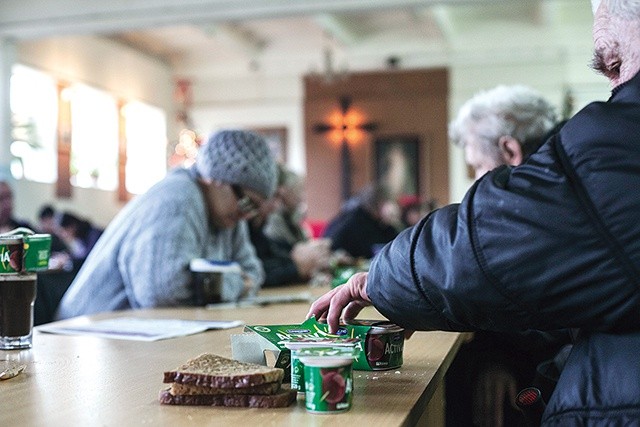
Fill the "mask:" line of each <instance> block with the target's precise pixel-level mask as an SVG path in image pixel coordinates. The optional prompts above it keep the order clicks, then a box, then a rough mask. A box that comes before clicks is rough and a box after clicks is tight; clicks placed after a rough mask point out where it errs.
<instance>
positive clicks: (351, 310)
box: [307, 273, 371, 334]
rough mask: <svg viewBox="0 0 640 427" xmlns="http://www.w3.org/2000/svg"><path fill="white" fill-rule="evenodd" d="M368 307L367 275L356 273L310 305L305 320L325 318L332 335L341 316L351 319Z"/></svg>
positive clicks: (369, 303) (369, 302) (369, 301)
mask: <svg viewBox="0 0 640 427" xmlns="http://www.w3.org/2000/svg"><path fill="white" fill-rule="evenodd" d="M368 305H371V300H370V299H369V297H368V296H367V273H356V274H354V275H353V276H351V278H350V279H349V280H348V281H347V283H345V284H344V285H341V286H338V287H336V288H334V289H332V290H330V291H329V292H327V293H326V294H324V295H323V296H321V297H320V298H318V299H317V300H316V301H315V302H314V303H313V304H311V308H310V309H309V313H308V314H307V318H309V317H311V316H314V315H315V316H316V319H324V318H326V320H327V324H328V325H329V332H331V333H332V334H333V333H335V332H336V331H337V330H338V326H339V323H340V317H341V316H342V317H343V318H344V319H345V320H349V319H353V318H355V317H356V316H357V315H358V313H360V311H361V310H362V309H363V308H364V307H366V306H368Z"/></svg>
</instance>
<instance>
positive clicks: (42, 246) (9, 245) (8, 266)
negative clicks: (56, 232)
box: [0, 228, 51, 274]
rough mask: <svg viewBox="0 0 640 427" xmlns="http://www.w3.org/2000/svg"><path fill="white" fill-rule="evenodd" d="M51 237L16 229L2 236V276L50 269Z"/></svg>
mask: <svg viewBox="0 0 640 427" xmlns="http://www.w3.org/2000/svg"><path fill="white" fill-rule="evenodd" d="M50 254H51V235H49V234H34V232H33V231H31V230H29V229H28V228H16V229H14V230H12V231H10V232H8V233H3V234H0V274H6V273H12V274H15V273H25V272H37V271H40V270H46V269H47V268H49V257H50Z"/></svg>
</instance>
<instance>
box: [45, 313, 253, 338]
mask: <svg viewBox="0 0 640 427" xmlns="http://www.w3.org/2000/svg"><path fill="white" fill-rule="evenodd" d="M243 324H244V322H242V321H240V320H230V321H225V320H181V319H144V318H138V317H117V318H115V319H105V320H99V321H95V322H91V323H86V324H79V325H68V326H67V325H59V326H56V325H51V326H49V325H42V326H39V327H38V330H39V331H41V332H48V333H52V334H63V335H89V336H94V337H102V338H115V339H121V340H133V341H158V340H163V339H167V338H175V337H181V336H185V335H192V334H197V333H199V332H204V331H207V330H209V329H229V328H235V327H237V326H242V325H243Z"/></svg>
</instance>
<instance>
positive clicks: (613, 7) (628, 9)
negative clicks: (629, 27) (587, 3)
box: [591, 0, 640, 21]
mask: <svg viewBox="0 0 640 427" xmlns="http://www.w3.org/2000/svg"><path fill="white" fill-rule="evenodd" d="M601 3H604V4H606V5H607V9H609V13H611V14H612V15H615V16H619V17H621V18H623V19H625V20H630V21H636V20H640V0H604V1H603V0H591V9H592V10H593V14H594V15H595V13H596V11H597V10H598V7H600V4H601Z"/></svg>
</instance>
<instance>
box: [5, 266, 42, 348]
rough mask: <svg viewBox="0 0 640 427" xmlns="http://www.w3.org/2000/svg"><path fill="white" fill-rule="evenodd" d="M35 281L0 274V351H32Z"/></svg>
mask: <svg viewBox="0 0 640 427" xmlns="http://www.w3.org/2000/svg"><path fill="white" fill-rule="evenodd" d="M36 277H37V275H36V273H27V274H0V350H13V349H21V348H31V344H32V333H33V303H34V302H35V300H36Z"/></svg>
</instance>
